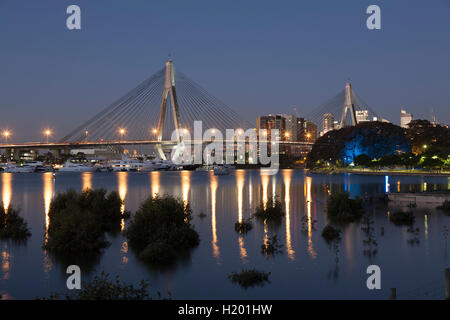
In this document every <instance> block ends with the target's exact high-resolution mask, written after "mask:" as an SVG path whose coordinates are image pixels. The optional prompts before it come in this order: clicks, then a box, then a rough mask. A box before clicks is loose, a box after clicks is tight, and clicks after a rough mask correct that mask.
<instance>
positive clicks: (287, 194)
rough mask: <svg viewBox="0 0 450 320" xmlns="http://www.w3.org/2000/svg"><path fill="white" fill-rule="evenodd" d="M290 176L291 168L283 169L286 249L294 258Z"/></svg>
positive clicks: (290, 257) (289, 255)
mask: <svg viewBox="0 0 450 320" xmlns="http://www.w3.org/2000/svg"><path fill="white" fill-rule="evenodd" d="M291 178H292V170H283V180H284V205H285V208H286V250H287V255H288V257H289V259H291V260H294V254H295V251H294V250H293V249H292V244H291Z"/></svg>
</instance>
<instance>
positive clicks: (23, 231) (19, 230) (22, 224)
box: [0, 204, 31, 240]
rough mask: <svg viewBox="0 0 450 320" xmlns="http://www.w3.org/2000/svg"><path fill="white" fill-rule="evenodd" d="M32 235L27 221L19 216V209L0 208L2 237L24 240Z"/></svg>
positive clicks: (0, 232) (0, 236) (0, 234)
mask: <svg viewBox="0 0 450 320" xmlns="http://www.w3.org/2000/svg"><path fill="white" fill-rule="evenodd" d="M29 236H31V233H30V231H29V230H28V226H27V223H26V221H25V220H24V219H23V218H22V217H21V216H19V210H15V209H13V208H11V207H8V208H6V209H5V207H4V206H3V204H1V208H0V239H15V240H24V239H26V238H28V237H29Z"/></svg>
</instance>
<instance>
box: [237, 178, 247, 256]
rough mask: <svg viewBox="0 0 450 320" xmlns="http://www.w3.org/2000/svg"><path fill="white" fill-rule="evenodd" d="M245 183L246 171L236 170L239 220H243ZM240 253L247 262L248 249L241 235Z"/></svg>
mask: <svg viewBox="0 0 450 320" xmlns="http://www.w3.org/2000/svg"><path fill="white" fill-rule="evenodd" d="M244 183H245V171H244V170H236V186H237V198H238V221H239V222H242V220H243V212H242V211H243V206H244V204H243V202H244ZM238 241H239V254H240V256H241V259H242V261H243V262H246V261H247V260H246V258H247V250H246V249H245V243H244V238H243V237H242V236H239V239H238Z"/></svg>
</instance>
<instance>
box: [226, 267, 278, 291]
mask: <svg viewBox="0 0 450 320" xmlns="http://www.w3.org/2000/svg"><path fill="white" fill-rule="evenodd" d="M269 275H270V272H268V273H266V272H263V271H258V270H256V269H248V270H247V269H244V270H242V272H240V273H237V272H232V273H231V274H229V275H228V279H230V281H231V282H233V283H237V284H239V285H240V286H241V287H243V288H245V289H247V288H248V287H253V286H263V285H264V284H265V283H266V282H269V283H270V281H269Z"/></svg>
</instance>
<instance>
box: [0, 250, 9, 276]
mask: <svg viewBox="0 0 450 320" xmlns="http://www.w3.org/2000/svg"><path fill="white" fill-rule="evenodd" d="M0 254H1V258H2V272H3V278H2V279H3V280H8V279H9V276H10V270H11V263H10V260H11V255H10V254H9V252H8V245H7V243H6V242H4V243H3V250H2V252H1V253H0Z"/></svg>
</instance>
